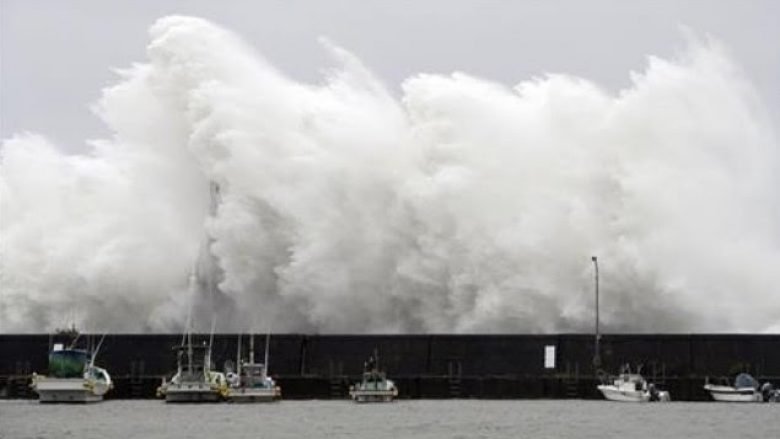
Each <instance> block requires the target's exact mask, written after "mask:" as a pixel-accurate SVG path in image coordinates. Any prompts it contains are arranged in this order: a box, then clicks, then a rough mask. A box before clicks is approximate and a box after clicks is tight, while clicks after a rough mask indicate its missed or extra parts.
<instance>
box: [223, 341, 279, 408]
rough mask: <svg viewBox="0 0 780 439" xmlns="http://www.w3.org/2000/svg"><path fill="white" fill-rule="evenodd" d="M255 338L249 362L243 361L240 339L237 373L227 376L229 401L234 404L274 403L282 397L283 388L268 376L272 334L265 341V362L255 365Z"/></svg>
mask: <svg viewBox="0 0 780 439" xmlns="http://www.w3.org/2000/svg"><path fill="white" fill-rule="evenodd" d="M254 340H255V339H254V336H250V338H249V362H248V363H245V362H243V361H242V359H241V336H239V337H238V355H237V357H238V358H237V361H236V364H237V369H236V372H228V373H227V374H226V376H227V380H228V383H229V388H228V400H230V401H232V402H272V401H278V400H279V399H281V397H282V389H281V387H279V386H277V385H276V382H275V381H274V379H273V378H271V377H270V376H268V348H269V341H270V334H269V335H268V336H266V339H265V362H264V363H255V343H254Z"/></svg>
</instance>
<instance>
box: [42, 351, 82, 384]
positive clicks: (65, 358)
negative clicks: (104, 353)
mask: <svg viewBox="0 0 780 439" xmlns="http://www.w3.org/2000/svg"><path fill="white" fill-rule="evenodd" d="M86 364H87V353H86V352H85V351H80V350H75V349H66V350H61V351H53V352H50V353H49V375H51V376H53V377H56V378H81V377H83V376H84V368H85V366H86Z"/></svg>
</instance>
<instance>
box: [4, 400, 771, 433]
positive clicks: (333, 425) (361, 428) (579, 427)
mask: <svg viewBox="0 0 780 439" xmlns="http://www.w3.org/2000/svg"><path fill="white" fill-rule="evenodd" d="M778 428H780V404H742V405H740V404H719V403H671V404H621V403H610V402H606V401H483V400H444V401H431V400H425V401H419V400H416V401H399V402H396V403H392V404H373V405H371V404H369V405H357V404H353V403H350V402H347V401H283V402H281V403H278V404H266V405H231V404H209V405H166V404H164V403H163V402H160V401H106V402H104V403H101V404H94V405H87V406H70V405H67V406H63V405H39V404H38V403H37V402H32V401H0V438H2V439H23V438H35V439H44V438H57V439H60V438H67V437H74V438H79V439H105V438H113V437H117V438H120V437H121V438H168V439H179V438H182V439H184V438H187V439H189V438H206V437H209V438H296V439H299V438H329V437H330V438H351V437H360V438H367V437H370V438H371V439H384V438H393V439H399V438H406V437H415V438H521V437H522V438H564V439H565V438H621V439H623V438H653V439H656V438H659V437H676V438H682V437H684V438H686V439H696V438H702V439H705V438H706V439H711V438H736V437H740V438H751V437H755V438H769V437H777V436H776V434H777V431H778Z"/></svg>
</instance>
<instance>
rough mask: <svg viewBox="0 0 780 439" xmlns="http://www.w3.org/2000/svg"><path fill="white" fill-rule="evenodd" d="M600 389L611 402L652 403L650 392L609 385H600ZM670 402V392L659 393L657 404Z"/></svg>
mask: <svg viewBox="0 0 780 439" xmlns="http://www.w3.org/2000/svg"><path fill="white" fill-rule="evenodd" d="M598 389H599V391H600V392H601V394H602V395H604V398H606V399H607V400H609V401H618V402H651V400H650V392H647V391H644V390H621V389H618V388H617V387H615V386H609V385H600V386H598ZM670 400H671V397H670V396H669V392H667V391H663V390H661V391H658V400H657V402H667V401H670Z"/></svg>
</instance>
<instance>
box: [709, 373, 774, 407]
mask: <svg viewBox="0 0 780 439" xmlns="http://www.w3.org/2000/svg"><path fill="white" fill-rule="evenodd" d="M704 390H706V391H708V392H710V396H712V399H714V400H715V401H722V402H761V401H764V396H763V395H762V392H761V390H759V388H758V381H756V379H755V378H753V377H752V376H751V375H750V374H747V373H741V374H739V375H737V377H736V378H735V379H734V384H733V385H730V384H728V383H724V384H711V383H710V382H709V378H708V379H707V382H706V383H705V384H704Z"/></svg>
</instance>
